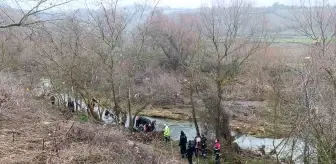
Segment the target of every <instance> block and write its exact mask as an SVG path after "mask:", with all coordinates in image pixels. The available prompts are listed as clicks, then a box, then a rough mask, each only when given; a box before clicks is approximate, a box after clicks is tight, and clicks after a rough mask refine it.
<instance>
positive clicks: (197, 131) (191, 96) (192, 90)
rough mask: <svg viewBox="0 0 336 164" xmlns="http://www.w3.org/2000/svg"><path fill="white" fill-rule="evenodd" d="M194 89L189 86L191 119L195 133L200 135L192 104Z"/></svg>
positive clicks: (193, 104)
mask: <svg viewBox="0 0 336 164" xmlns="http://www.w3.org/2000/svg"><path fill="white" fill-rule="evenodd" d="M193 96H194V89H193V87H192V86H190V102H191V109H192V117H193V121H194V124H195V128H196V133H197V134H200V131H199V127H198V124H197V118H196V108H195V102H194V97H193Z"/></svg>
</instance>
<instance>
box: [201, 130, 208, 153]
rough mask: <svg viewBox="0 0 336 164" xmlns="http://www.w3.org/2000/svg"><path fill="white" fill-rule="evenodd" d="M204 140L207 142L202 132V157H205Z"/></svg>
mask: <svg viewBox="0 0 336 164" xmlns="http://www.w3.org/2000/svg"><path fill="white" fill-rule="evenodd" d="M206 142H207V138H206V137H205V136H204V134H202V137H201V152H202V158H205V157H206Z"/></svg>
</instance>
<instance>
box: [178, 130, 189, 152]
mask: <svg viewBox="0 0 336 164" xmlns="http://www.w3.org/2000/svg"><path fill="white" fill-rule="evenodd" d="M187 142H188V139H187V136H186V135H185V134H184V132H183V131H181V135H180V143H179V146H180V151H181V155H182V158H184V156H185V155H186V151H187Z"/></svg>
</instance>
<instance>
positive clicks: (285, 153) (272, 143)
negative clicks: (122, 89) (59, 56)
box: [42, 79, 316, 164]
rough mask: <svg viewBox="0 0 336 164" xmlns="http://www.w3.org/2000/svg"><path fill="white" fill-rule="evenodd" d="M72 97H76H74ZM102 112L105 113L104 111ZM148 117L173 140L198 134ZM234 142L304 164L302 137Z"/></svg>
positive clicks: (106, 119)
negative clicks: (168, 133) (181, 134)
mask: <svg viewBox="0 0 336 164" xmlns="http://www.w3.org/2000/svg"><path fill="white" fill-rule="evenodd" d="M46 83H48V80H45V79H44V80H43V84H42V86H43V88H45V87H47V88H49V87H50V85H48V84H46ZM61 96H62V98H63V99H64V100H66V101H67V99H68V97H67V96H66V95H61ZM70 97H71V96H70ZM71 98H72V99H74V98H73V97H71ZM77 103H78V104H80V105H81V106H82V107H83V108H80V109H77V110H86V108H87V106H86V104H85V103H84V101H79V100H78V101H77ZM56 104H57V103H56ZM95 111H98V107H95ZM104 111H105V110H104ZM102 114H103V115H104V112H102ZM102 118H103V121H104V122H105V123H106V124H112V123H113V119H112V117H105V116H103V117H102ZM147 118H148V119H150V120H156V124H157V126H156V130H157V131H162V130H163V128H164V124H167V125H169V127H170V129H171V137H172V139H173V140H178V139H179V136H180V132H181V131H184V133H185V134H186V135H187V137H188V140H190V139H193V138H194V137H195V135H196V129H195V127H194V124H192V123H191V122H187V121H176V120H170V119H162V118H151V117H147ZM128 122H129V120H128V119H127V121H126V125H128V124H129V123H128ZM232 135H233V136H234V132H232ZM234 142H236V143H237V144H238V145H239V147H240V148H242V149H249V150H258V148H259V147H261V146H262V145H265V151H266V153H267V154H268V153H270V152H271V151H272V150H274V149H275V147H277V148H276V152H278V154H279V158H285V159H290V157H291V156H292V160H293V161H294V162H295V163H297V164H303V159H302V155H303V150H304V145H305V144H304V142H303V141H302V140H300V139H294V138H284V139H272V138H257V137H253V136H250V135H240V136H235V141H234ZM310 151H311V152H312V153H313V154H316V152H314V149H313V148H311V147H310ZM311 158H312V157H311ZM313 158H314V157H313Z"/></svg>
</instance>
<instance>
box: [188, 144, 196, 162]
mask: <svg viewBox="0 0 336 164" xmlns="http://www.w3.org/2000/svg"><path fill="white" fill-rule="evenodd" d="M194 151H195V150H194V146H193V144H192V142H191V140H189V143H188V149H187V158H188V162H189V164H192V157H193V155H194Z"/></svg>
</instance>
